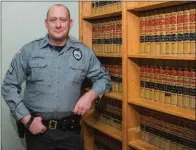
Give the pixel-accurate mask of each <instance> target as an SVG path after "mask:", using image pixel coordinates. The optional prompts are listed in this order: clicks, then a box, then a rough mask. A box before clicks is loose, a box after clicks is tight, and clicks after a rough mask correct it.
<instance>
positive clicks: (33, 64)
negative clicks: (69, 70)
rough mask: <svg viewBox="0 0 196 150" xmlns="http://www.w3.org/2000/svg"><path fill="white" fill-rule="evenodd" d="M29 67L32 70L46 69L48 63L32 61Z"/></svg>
mask: <svg viewBox="0 0 196 150" xmlns="http://www.w3.org/2000/svg"><path fill="white" fill-rule="evenodd" d="M29 66H30V68H46V67H47V66H48V64H47V63H46V62H43V61H38V60H36V61H30V62H29Z"/></svg>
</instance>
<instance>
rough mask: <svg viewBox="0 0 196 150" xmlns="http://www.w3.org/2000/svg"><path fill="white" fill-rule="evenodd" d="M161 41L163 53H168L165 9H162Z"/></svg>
mask: <svg viewBox="0 0 196 150" xmlns="http://www.w3.org/2000/svg"><path fill="white" fill-rule="evenodd" d="M160 42H161V55H165V54H166V24H165V9H161V10H160Z"/></svg>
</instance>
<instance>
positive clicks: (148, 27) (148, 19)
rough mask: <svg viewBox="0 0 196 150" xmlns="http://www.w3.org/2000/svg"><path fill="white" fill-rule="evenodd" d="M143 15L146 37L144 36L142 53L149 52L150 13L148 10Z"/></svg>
mask: <svg viewBox="0 0 196 150" xmlns="http://www.w3.org/2000/svg"><path fill="white" fill-rule="evenodd" d="M145 16H146V20H145V27H146V37H145V47H144V48H145V49H144V53H145V54H149V53H150V14H149V12H146V13H145Z"/></svg>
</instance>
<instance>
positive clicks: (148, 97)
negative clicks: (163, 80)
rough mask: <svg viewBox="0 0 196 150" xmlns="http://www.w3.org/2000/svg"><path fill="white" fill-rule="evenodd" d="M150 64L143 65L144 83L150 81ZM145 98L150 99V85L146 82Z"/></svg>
mask: <svg viewBox="0 0 196 150" xmlns="http://www.w3.org/2000/svg"><path fill="white" fill-rule="evenodd" d="M149 71H150V66H148V65H146V66H145V73H146V83H149V82H150V73H149ZM145 99H148V100H149V99H150V87H149V84H147V86H146V88H145Z"/></svg>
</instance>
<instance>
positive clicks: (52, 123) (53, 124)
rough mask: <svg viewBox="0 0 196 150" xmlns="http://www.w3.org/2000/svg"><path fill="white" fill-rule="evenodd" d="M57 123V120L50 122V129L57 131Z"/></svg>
mask: <svg viewBox="0 0 196 150" xmlns="http://www.w3.org/2000/svg"><path fill="white" fill-rule="evenodd" d="M56 126H57V121H56V120H50V121H49V129H56Z"/></svg>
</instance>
